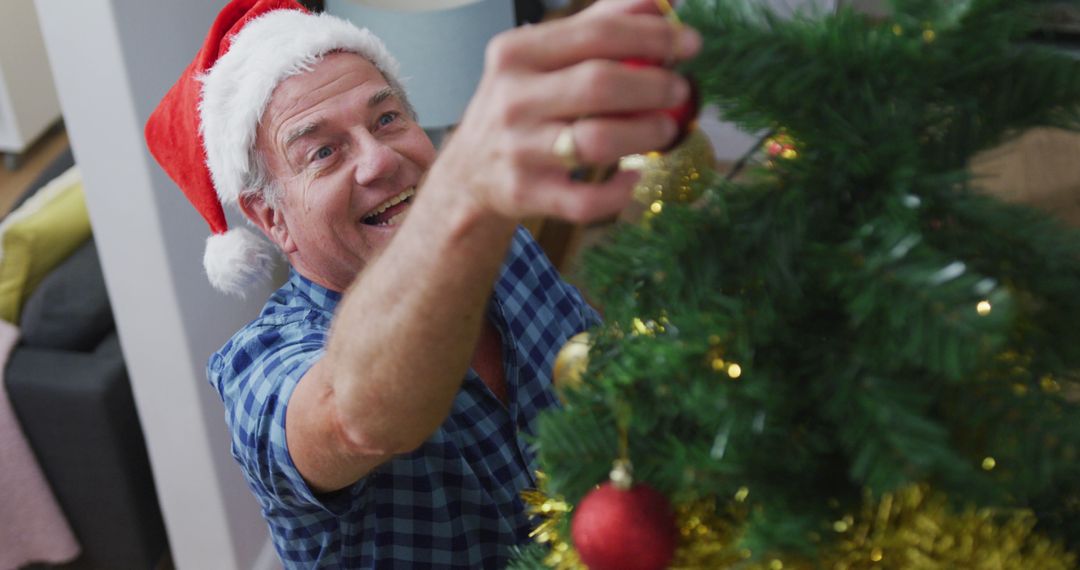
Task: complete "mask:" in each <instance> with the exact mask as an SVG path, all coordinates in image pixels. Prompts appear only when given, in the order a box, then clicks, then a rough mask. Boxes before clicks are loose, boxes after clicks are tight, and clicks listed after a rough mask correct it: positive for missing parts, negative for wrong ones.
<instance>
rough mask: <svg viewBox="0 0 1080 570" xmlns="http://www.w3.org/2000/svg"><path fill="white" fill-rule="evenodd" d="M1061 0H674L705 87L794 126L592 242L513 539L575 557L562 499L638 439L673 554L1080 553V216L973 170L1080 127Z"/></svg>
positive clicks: (738, 563)
mask: <svg viewBox="0 0 1080 570" xmlns="http://www.w3.org/2000/svg"><path fill="white" fill-rule="evenodd" d="M1043 5H1044V3H1040V2H1032V1H1023V0H893V1H892V3H891V5H890V6H891V8H890V11H889V13H890V14H891V15H889V16H884V17H882V16H879V17H871V16H867V15H863V14H860V13H857V12H855V11H853V10H851V9H847V8H841V9H839V10H837V11H836V12H828V13H827V12H824V11H814V10H807V11H804V12H801V13H798V14H796V15H795V16H791V17H781V16H778V15H776V14H775V13H773V12H772V11H770V10H769V9H768V8H766V7H762V6H761V5H760V4H759V3H757V2H750V1H746V0H687V1H686V2H684V3H683V5H682V6H681V8H680V10H679V13H680V16H681V18H682V20H683V21H684V22H685V23H686V24H689V25H692V26H694V27H695V28H697V29H698V30H700V31H701V33H702V35H703V36H704V38H705V45H704V49H703V51H702V53H701V54H700V55H699V56H698V57H697V58H696V59H694V60H693V61H692V62H690V63H689V64H687V66H686V71H687V72H689V73H690V74H692V75H693V77H695V78H696V80H697V83H698V85H699V87H700V91H701V95H702V98H703V100H704V101H705V102H706V103H712V104H715V105H717V106H718V107H719V108H720V110H721V112H722V115H723V116H724V117H725V118H727V119H728V120H731V121H734V122H736V123H737V124H739V125H741V126H742V127H744V128H745V129H747V130H749V131H751V132H768V133H770V135H771V141H772V142H771V144H772V145H773V146H774V147H776V145H780V146H778V147H776V148H782V149H783V152H768V151H766V152H764V153H759V155H760V156H757V157H755V159H754V160H752V161H751V164H750V166H749V167H748V168H747V169H746V170H744V171H743V172H741V173H740V175H739V176H738V177H737V178H734V181H733V180H730V179H729V178H731V177H729V176H726V173H724V172H719V173H712V174H710V175H707V176H704V177H702V179H701V180H699V181H698V182H699V189H700V192H701V196H700V198H699V199H697V200H695V201H693V202H691V203H685V204H679V203H673V202H666V203H663V205H662V211H661V213H660V214H658V215H655V216H652V217H651V218H650V219H649V220H648V221H647V223H643V224H640V225H626V226H623V227H621V228H619V229H618V231H616V232H614V234H613V236H612V237H611V239H610V240H609V241H608V243H606V244H605V245H603V246H602V247H600V248H597V249H595V250H592V251H590V252H588V254H587V255H586V257H585V262H584V277H585V280H586V282H587V291H588V294H589V295H590V296H591V297H592V298H594V299H596V300H597V301H598V302H599V304H601V305H602V307H603V310H604V315H605V323H606V324H605V325H604V326H603V327H602V328H600V329H597V330H595V331H592V335H591V337H590V340H589V341H588V342H589V344H590V345H591V349H590V351H589V360H588V368H587V371H586V372H585V373H584V375H583V378H582V382H581V383H580V384H578V385H565V383H566V382H565V380H564V386H562V387H561V390H562V394H563V397H564V399H565V404H566V405H565V406H564V408H562V409H560V410H557V411H552V412H549V413H547V414H546V415H544V416H543V417H542V418H541V424H540V431H539V435H538V437H537V440H536V446H537V449H538V454H539V462H540V465H541V470H542V471H543V472H544V473H545V475H546V478H547V483H546V487H545V488H544V489H543V493H544V494H543V495H542V496H534V497H533V500H532V501H531V502H532V503H533V504H534V506H536V505H540V504H541V503H543V505H542V507H543V509H541V508H539V507H538V508H537V509H536V510H537V512H538V516H540V517H541V518H547V519H548V520H547V521H546V523H545V525H544V527H543V529H542V533H541V536H539V537H538V538H539V539H540V540H541V542H546V544H538V545H536V546H534V547H531V548H529V549H526V550H525V551H523V552H522V553H521V554H520V556H519V558H518V559H517V561H516V562H515V565H516V566H517V567H518V568H533V567H537V568H539V567H544V566H545V565H547V566H559V567H567V568H569V567H574V566H575V564H577V562H576V561H577V558H576V557H575V555H574V553H573V551H572V550H570V548H571V546H572V544H571V537H572V532H571V531H572V524H573V520H574V517H576V516H578V515H579V514H580V508H577V507H575V506H574V505H577V506H578V507H580V502H581V501H582V499H583V498H584V497H586V496H587V495H588V494H589V493H590V492H593V490H594V489H595V487H596V485H598V484H600V483H603V482H605V481H607V480H608V478H609V471H611V469H612V465H613V463H616V462H618V460H621V459H625V460H628V461H629V464H631V465H632V468H633V481H634V482H635V484H643V485H647V486H649V487H650V488H652V489H655V490H657V491H659V493H660V494H662V495H663V496H664V497H666V498H667V499H668V500H669V501H670V503H671V504H672V505H674V510H675V511H676V522H675V526H676V527H677V528H678V529H679V531H680V532H681V534H680V536H679V542H678V543H679V547H678V551H677V552H676V554H675V558H674V560H673V561H672V562H671V563H672V564H673V565H674V566H677V567H710V568H714V567H733V568H742V567H748V568H749V567H761V568H818V567H822V568H1071V567H1075V565H1076V564H1077V561H1076V558H1075V557H1074V556H1073V555H1072V554H1070V551H1071V552H1080V458H1078V457H1077V454H1078V452H1080V399H1078V397H1077V389H1076V387H1077V380H1078V377H1080V233H1078V232H1077V231H1076V230H1074V229H1070V228H1067V227H1065V226H1063V225H1062V224H1059V223H1057V222H1055V221H1054V220H1052V219H1051V218H1050V217H1048V216H1046V215H1044V214H1042V213H1039V212H1036V211H1033V210H1031V209H1028V208H1026V207H1023V206H1020V205H1014V204H1007V203H1003V202H1001V201H999V200H997V199H994V198H992V197H988V196H987V195H986V194H985V193H984V192H981V191H980V180H979V179H976V178H974V177H973V176H972V174H971V173H970V171H969V170H968V166H969V163H970V161H971V159H972V157H973V156H974V155H975V154H976V153H978V152H980V151H983V150H986V149H990V148H993V147H995V146H998V145H1000V144H1001V143H1003V142H1005V141H1007V140H1008V139H1009V138H1010V137H1014V136H1017V135H1019V134H1020V133H1023V132H1024V131H1025V130H1027V129H1030V128H1033V127H1043V126H1046V127H1057V128H1064V129H1072V130H1075V129H1077V128H1078V127H1080V60H1078V59H1074V57H1072V56H1070V55H1069V54H1068V53H1067V51H1064V50H1061V49H1058V48H1056V47H1054V45H1053V44H1052V43H1047V42H1045V41H1044V40H1045V39H1047V38H1045V37H1042V36H1040V35H1038V34H1037V33H1036V31H1037V25H1038V22H1039V19H1038V15H1039V13H1040V8H1041V7H1042V6H1043ZM776 141H780V142H776ZM1077 159H1078V160H1080V157H1077ZM656 209H657V210H660V209H661V208H656ZM537 497H539V498H537ZM545 501H546V502H545ZM562 506H566V507H567V508H568V509H576V510H570V512H569V513H567V514H565V515H564V516H557V514H558V513H559V512H562ZM541 511H542V512H541ZM553 513H555V516H553ZM625 524H627V523H626V522H625V521H621V520H619V521H612V525H611V526H612V540H615V541H618V540H620V537H621V536H623V535H625V531H626V530H627V529H626V528H625V527H624V525H625ZM665 524H667V523H665ZM626 547H627V548H633V545H627V546H626ZM995 564H996V565H995Z"/></svg>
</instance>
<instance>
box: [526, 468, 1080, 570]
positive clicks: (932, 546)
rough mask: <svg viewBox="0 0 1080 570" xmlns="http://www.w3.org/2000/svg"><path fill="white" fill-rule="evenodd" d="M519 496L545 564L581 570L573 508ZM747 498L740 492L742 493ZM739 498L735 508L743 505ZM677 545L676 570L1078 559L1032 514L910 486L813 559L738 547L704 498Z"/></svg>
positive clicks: (870, 509)
mask: <svg viewBox="0 0 1080 570" xmlns="http://www.w3.org/2000/svg"><path fill="white" fill-rule="evenodd" d="M538 480H539V481H540V485H541V489H540V490H531V491H526V492H525V493H523V494H522V497H523V499H524V500H525V503H526V504H527V505H528V507H529V512H530V514H532V515H533V516H536V517H538V518H539V519H540V520H541V521H542V522H541V523H540V525H539V526H538V527H537V528H536V530H534V531H533V533H532V537H533V538H534V540H536V541H537V542H540V543H543V544H547V545H549V547H550V550H549V552H548V555H547V557H546V558H545V559H544V563H545V564H546V565H547V566H548V567H550V568H556V569H557V570H581V569H584V566H583V565H582V564H581V561H580V559H579V558H578V555H577V553H576V552H575V551H574V548H573V546H571V545H570V543H569V541H568V540H567V538H566V537H564V536H562V534H561V533H560V531H559V527H560V525H561V523H562V520H563V519H564V518H565V517H566V515H567V514H568V513H569V512H571V510H572V508H573V507H572V506H571V505H569V504H568V503H567V502H566V501H564V500H562V499H561V498H559V497H551V496H549V495H547V494H546V493H545V492H544V490H543V486H544V478H543V476H542V475H541V476H540V478H539V479H538ZM740 494H742V499H745V493H742V491H740ZM740 502H741V501H739V497H738V496H737V497H736V503H740ZM675 510H676V520H677V522H678V528H679V532H680V544H679V547H678V550H677V551H676V553H675V559H674V560H673V561H672V564H671V568H673V569H678V570H691V569H702V570H705V569H708V570H715V569H719V568H739V569H740V570H742V569H745V570H785V569H787V570H817V569H823V568H826V569H832V570H892V569H896V570H900V569H903V570H960V569H962V570H1032V569H1038V570H1069V569H1074V568H1076V567H1077V559H1076V556H1075V555H1074V554H1072V553H1070V552H1068V551H1066V550H1065V548H1064V547H1063V546H1062V545H1061V544H1060V543H1058V542H1055V541H1052V540H1050V539H1048V538H1046V537H1044V536H1041V535H1039V534H1037V533H1036V532H1035V530H1034V529H1035V522H1036V519H1035V515H1034V514H1033V513H1031V512H1030V511H1026V510H1016V511H1010V512H1001V511H993V510H990V509H974V508H967V509H964V510H962V511H960V512H957V511H955V510H954V509H953V508H952V506H951V505H950V504H949V501H948V498H947V497H946V496H945V495H944V494H942V493H937V492H934V491H932V490H931V489H930V488H929V487H928V486H926V485H911V486H908V487H906V488H904V489H902V490H900V491H898V492H896V493H886V494H884V495H882V496H881V497H880V498H879V499H876V500H875V499H874V498H872V497H871V496H870V494H869V493H867V496H866V499H865V500H864V501H863V505H862V507H861V509H860V511H859V513H858V515H857V516H852V515H848V516H844V517H842V518H840V519H839V520H837V521H835V522H834V523H833V525H832V529H831V531H830V532H831V533H833V534H834V535H836V536H832V537H829V538H828V539H825V540H826V542H828V543H829V546H828V547H827V548H824V549H823V550H822V551H821V553H820V556H819V558H818V559H817V560H814V561H807V560H787V559H781V558H776V557H770V556H768V555H766V556H764V557H760V558H758V559H755V560H751V559H752V558H753V553H751V552H749V551H748V550H745V549H738V548H737V546H736V545H737V542H738V540H737V538H738V520H737V519H739V518H741V515H738V514H733V515H732V516H728V517H724V516H720V515H717V512H716V508H715V506H714V503H713V502H712V501H709V500H700V501H695V502H692V503H689V504H683V505H676V507H675Z"/></svg>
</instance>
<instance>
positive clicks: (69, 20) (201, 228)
mask: <svg viewBox="0 0 1080 570" xmlns="http://www.w3.org/2000/svg"><path fill="white" fill-rule="evenodd" d="M19 1H21V0H19ZM222 4H223V2H222V0H183V1H176V0H69V1H59V0H37V1H36V5H37V9H38V12H39V16H40V20H41V25H42V29H43V32H44V36H45V43H46V47H47V49H48V52H49V59H50V61H51V65H52V68H53V74H54V77H55V79H56V84H57V89H58V91H59V95H60V102H61V106H62V108H63V112H64V116H65V119H66V123H67V127H68V133H69V135H70V138H71V143H72V147H73V149H74V152H75V158H76V160H77V161H78V163H79V164H80V166H81V168H82V172H83V175H84V177H85V184H86V194H87V201H88V207H89V210H90V219H91V222H92V224H93V227H94V233H95V237H96V239H97V243H98V248H99V251H100V254H101V261H102V268H103V270H104V273H105V280H106V283H107V285H108V289H109V294H110V299H111V301H112V306H113V311H114V312H115V314H116V320H117V327H118V329H119V334H120V340H121V344H122V346H123V349H124V354H125V357H126V360H127V364H128V369H129V372H130V375H131V380H132V387H133V390H134V393H135V400H136V404H137V406H138V409H139V415H140V417H141V420H142V424H143V430H144V431H145V434H146V441H147V446H148V448H149V452H150V460H151V464H152V465H153V470H154V478H155V481H156V483H157V489H158V495H159V499H160V501H161V505H162V510H163V512H164V516H165V525H166V528H167V530H168V534H169V541H170V544H171V547H172V552H173V558H174V561H175V562H176V565H177V567H178V568H180V569H181V570H187V569H190V570H217V569H222V570H232V569H237V570H240V569H243V570H247V569H250V568H254V567H256V565H267V566H270V567H272V566H273V564H272V563H269V562H270V561H271V560H272V559H273V557H270V556H266V552H265V548H266V545H267V544H268V533H267V530H266V526H265V523H264V522H263V521H262V518H261V517H260V515H259V512H258V507H257V504H256V503H255V500H254V498H253V497H252V496H251V493H250V491H249V490H248V489H247V486H246V485H245V483H244V482H243V478H242V476H241V475H240V471H239V469H238V468H237V467H236V465H235V464H234V462H233V460H232V458H231V456H230V455H229V448H228V436H227V429H226V426H225V422H224V419H223V409H222V406H221V402H220V401H219V399H218V397H217V394H216V392H215V391H214V390H213V389H212V388H211V387H210V386H209V385H208V384H207V382H206V374H205V363H206V359H207V357H208V355H209V354H210V353H211V352H212V351H213V350H215V349H216V348H217V347H219V346H220V345H221V344H222V343H223V342H224V341H225V340H226V339H227V338H228V336H229V335H230V334H231V333H232V332H233V331H235V330H237V329H238V328H239V327H240V326H242V324H243V323H244V322H246V321H247V320H250V318H252V317H253V316H254V315H255V314H256V313H257V311H258V308H259V306H260V305H261V303H262V301H261V300H262V299H265V298H266V294H265V293H264V292H257V293H254V294H252V295H251V297H250V299H251V300H250V301H247V302H241V301H237V300H235V299H230V298H224V297H222V296H220V295H218V294H216V293H215V292H213V290H212V289H211V288H210V286H209V285H208V284H207V282H206V279H205V277H204V275H203V270H202V265H201V260H202V247H203V240H204V239H205V238H206V236H207V235H208V230H207V227H206V224H205V223H204V222H203V220H202V218H201V217H199V216H198V214H197V213H196V212H195V210H194V209H193V208H192V207H191V206H190V204H189V203H188V202H187V201H186V200H185V198H184V197H183V195H182V193H181V192H180V191H179V190H178V189H177V188H176V186H175V185H174V184H173V183H172V182H171V181H170V180H169V179H168V177H167V176H166V175H165V174H164V173H163V172H162V171H161V170H160V169H159V168H158V167H157V165H156V163H154V161H153V159H152V158H151V156H150V154H149V152H148V151H147V150H146V146H145V144H144V142H143V137H142V129H143V125H144V124H145V122H146V119H147V117H148V116H149V114H150V111H151V110H152V109H153V107H154V106H155V105H156V104H157V102H158V101H159V100H160V99H161V97H162V95H164V93H165V91H166V90H167V89H168V87H169V86H171V85H172V83H173V81H175V79H176V78H177V77H178V76H179V74H180V72H181V71H182V70H183V69H184V67H186V65H187V64H188V63H189V62H190V61H191V59H192V57H193V56H194V54H195V52H196V50H197V49H198V46H199V44H200V43H201V41H202V38H203V37H204V35H205V33H206V31H207V30H208V29H209V27H210V23H211V22H212V21H213V18H214V16H215V14H216V12H217V10H218V9H220V7H221V5H222ZM102 524H108V521H102ZM260 555H262V556H260Z"/></svg>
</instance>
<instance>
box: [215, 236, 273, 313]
mask: <svg viewBox="0 0 1080 570" xmlns="http://www.w3.org/2000/svg"><path fill="white" fill-rule="evenodd" d="M277 258H278V255H277V250H276V248H275V247H274V245H273V244H271V243H270V242H269V241H267V240H265V239H263V238H262V237H259V236H258V235H255V233H254V232H252V231H251V230H248V229H247V228H233V229H231V230H229V231H227V232H225V233H223V234H214V235H212V236H210V237H209V238H207V239H206V253H205V254H204V255H203V266H204V267H206V276H207V277H209V278H210V284H211V285H213V286H214V288H215V289H217V290H218V291H221V292H223V293H229V294H231V295H238V296H240V297H243V296H244V294H245V293H246V292H247V289H248V287H249V286H251V285H253V284H255V283H258V282H260V281H267V280H269V279H270V275H271V273H272V272H273V270H274V264H275V260H276V259H277Z"/></svg>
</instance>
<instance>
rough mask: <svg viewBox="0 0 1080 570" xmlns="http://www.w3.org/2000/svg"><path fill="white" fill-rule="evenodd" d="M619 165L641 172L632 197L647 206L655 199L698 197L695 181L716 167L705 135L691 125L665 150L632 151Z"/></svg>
mask: <svg viewBox="0 0 1080 570" xmlns="http://www.w3.org/2000/svg"><path fill="white" fill-rule="evenodd" d="M619 167H620V168H621V169H622V170H636V171H639V172H641V179H640V180H638V182H637V184H636V185H635V186H634V199H635V200H637V201H638V202H640V203H641V204H644V205H646V206H650V207H651V208H655V204H656V203H658V202H659V203H662V202H678V203H683V204H685V203H689V202H693V201H694V200H696V199H697V198H698V196H699V194H700V192H699V187H698V184H697V182H698V180H700V179H701V177H702V176H704V175H705V174H706V173H708V172H711V171H712V170H715V169H716V154H715V152H714V151H713V147H712V142H710V141H709V137H707V136H706V135H705V133H703V132H701V129H697V128H695V129H693V130H691V131H690V132H689V133H688V134H687V135H686V139H685V140H683V142H682V143H680V144H679V146H677V147H675V148H674V149H672V150H670V151H668V152H667V153H663V154H662V153H659V152H650V153H648V154H633V155H630V156H627V157H624V158H623V159H622V160H621V161H619ZM657 213H658V212H657Z"/></svg>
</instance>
